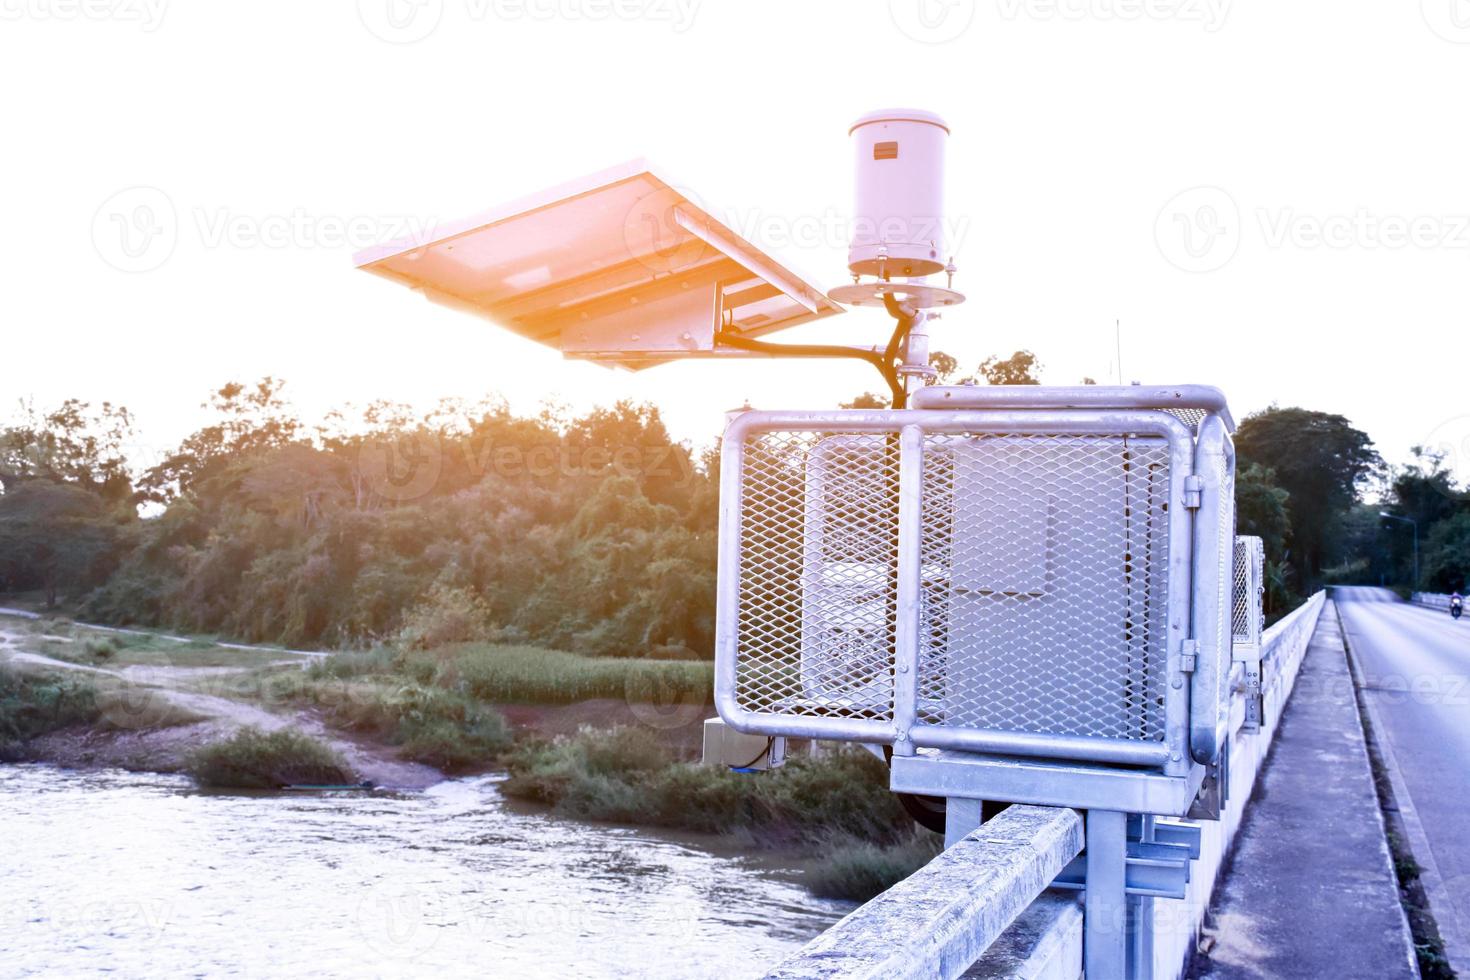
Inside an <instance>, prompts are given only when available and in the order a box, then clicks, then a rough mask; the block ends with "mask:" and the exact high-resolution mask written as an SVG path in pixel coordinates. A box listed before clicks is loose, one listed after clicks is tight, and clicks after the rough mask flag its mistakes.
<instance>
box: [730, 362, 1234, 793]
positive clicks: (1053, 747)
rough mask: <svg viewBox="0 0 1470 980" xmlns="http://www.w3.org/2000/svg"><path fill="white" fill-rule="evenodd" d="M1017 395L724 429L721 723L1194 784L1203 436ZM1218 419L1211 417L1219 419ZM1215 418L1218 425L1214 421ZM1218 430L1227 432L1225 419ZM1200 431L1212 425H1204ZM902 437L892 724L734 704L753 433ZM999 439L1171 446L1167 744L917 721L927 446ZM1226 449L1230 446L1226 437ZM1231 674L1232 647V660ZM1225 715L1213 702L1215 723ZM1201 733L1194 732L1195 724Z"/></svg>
mask: <svg viewBox="0 0 1470 980" xmlns="http://www.w3.org/2000/svg"><path fill="white" fill-rule="evenodd" d="M1034 391H1035V392H1036V394H1037V396H1038V397H1037V399H1036V401H1037V402H1038V403H1042V404H1044V403H1045V402H1046V396H1047V395H1048V389H1044V388H1038V389H1034ZM1024 394H1025V393H1020V394H1018V395H1017V396H1016V397H1014V398H1012V399H1011V401H1010V402H1008V403H1007V404H1016V403H1017V402H1019V403H1020V404H1018V405H1017V407H1016V408H1008V409H997V408H987V409H974V410H958V411H953V410H945V411H933V410H922V409H911V410H902V411H839V412H747V413H745V414H744V415H741V416H740V417H738V418H737V419H736V420H735V421H734V422H732V423H731V424H730V426H729V428H728V429H727V430H726V433H725V440H724V444H723V448H722V456H721V494H720V544H719V547H720V556H719V557H720V561H719V575H718V584H717V590H718V602H717V607H716V608H717V611H716V626H715V631H716V665H715V703H716V707H717V708H718V710H719V713H720V716H721V717H722V718H724V719H725V720H726V722H728V723H729V724H731V725H732V726H733V727H735V728H736V729H738V730H741V731H747V732H753V733H761V734H772V735H775V734H780V735H789V736H795V737H805V738H825V739H837V740H849V741H860V742H879V743H887V744H892V745H893V746H894V753H895V756H897V757H902V756H906V755H912V754H913V753H914V752H915V751H916V750H917V749H918V748H920V747H925V748H934V749H948V750H959V751H965V752H972V753H995V754H1002V755H1008V756H1020V757H1029V758H1044V759H1059V760H1069V761H1077V762H1091V763H1104V764H1122V765H1130V766H1139V767H1147V768H1152V769H1156V770H1162V771H1163V772H1164V773H1165V774H1167V775H1170V776H1186V775H1188V774H1190V771H1191V769H1192V768H1193V765H1192V763H1191V760H1190V755H1191V751H1190V749H1191V746H1190V745H1189V744H1188V743H1189V742H1190V741H1191V740H1190V735H1189V732H1190V729H1191V714H1192V712H1191V706H1190V703H1189V702H1190V700H1191V697H1190V696H1189V693H1190V692H1189V691H1188V689H1189V688H1190V687H1191V686H1193V687H1195V688H1196V689H1200V685H1198V684H1195V685H1190V684H1189V683H1188V678H1187V674H1188V664H1187V663H1186V661H1185V660H1184V648H1185V641H1186V639H1188V638H1189V634H1190V632H1191V631H1192V629H1193V624H1194V621H1195V618H1196V617H1197V616H1198V615H1199V610H1196V609H1194V608H1192V603H1191V592H1192V584H1193V571H1194V570H1193V568H1192V567H1191V566H1192V565H1193V564H1194V562H1193V561H1192V556H1191V554H1190V551H1191V550H1192V549H1190V548H1187V547H1180V546H1179V543H1181V542H1188V541H1190V540H1191V535H1192V534H1193V533H1194V530H1195V528H1194V524H1196V523H1198V522H1199V518H1198V517H1195V516H1194V515H1193V511H1192V510H1191V506H1190V504H1191V501H1190V500H1189V489H1190V484H1191V478H1192V477H1194V475H1195V473H1196V462H1197V461H1196V458H1195V456H1196V442H1195V438H1194V434H1193V433H1191V432H1190V431H1189V429H1188V428H1187V427H1186V426H1185V425H1184V424H1183V423H1182V422H1180V421H1179V420H1178V419H1176V418H1174V417H1172V416H1170V415H1168V414H1166V413H1165V412H1163V411H1161V410H1160V406H1158V405H1154V406H1152V407H1148V408H1098V409H1087V410H1071V409H1038V408H1031V407H1029V405H1028V404H1027V403H1026V400H1025V399H1024V398H1022V397H1021V396H1022V395H1024ZM1210 418H1214V417H1213V416H1211V417H1210ZM1206 421H1207V422H1208V421H1209V419H1208V418H1207V420H1206ZM1216 425H1218V426H1219V431H1220V432H1222V433H1223V431H1224V425H1223V423H1220V422H1219V421H1218V419H1217V420H1216ZM1202 428H1203V426H1202ZM782 431H801V432H824V431H827V432H840V433H855V434H860V433H894V434H897V435H898V437H899V445H900V449H899V452H900V459H899V481H900V502H899V520H898V523H899V528H898V537H899V549H898V558H897V560H898V568H899V575H898V583H897V587H898V590H899V593H898V596H897V609H896V617H897V635H896V637H895V658H894V659H895V667H894V674H893V678H894V680H893V685H892V692H891V693H892V704H893V708H894V715H893V721H892V722H891V723H890V722H886V721H877V720H871V719H859V718H832V717H809V716H800V715H790V714H768V713H761V712H753V711H750V710H747V709H746V708H745V707H743V706H742V705H741V704H740V703H739V702H738V700H737V670H738V664H739V649H738V635H739V616H740V575H741V541H742V538H741V527H742V513H741V500H742V485H743V484H742V479H743V469H744V446H745V444H746V440H747V438H748V437H750V436H752V435H757V434H760V433H766V432H782ZM965 432H972V433H1000V434H1022V435H1024V434H1048V435H1049V434H1057V433H1065V434H1067V435H1103V436H1118V435H1145V434H1146V435H1154V436H1160V437H1163V438H1164V439H1165V440H1166V442H1167V445H1168V447H1169V453H1170V458H1171V463H1170V474H1169V479H1170V488H1169V503H1170V510H1169V541H1170V543H1171V546H1170V547H1169V549H1168V568H1167V571H1166V580H1167V582H1168V586H1167V589H1168V605H1167V616H1166V621H1167V629H1166V643H1167V648H1166V649H1167V658H1166V665H1167V666H1166V692H1165V739H1164V741H1163V742H1142V741H1130V740H1125V739H1115V738H1103V737H1093V736H1066V735H1043V734H1035V733H1029V732H1015V731H994V730H980V729H969V728H964V729H957V728H950V729H945V728H939V727H935V726H927V725H918V724H916V723H915V722H916V717H917V703H916V702H917V695H916V690H915V689H916V686H917V676H918V663H919V642H920V641H919V629H920V625H919V607H920V601H921V597H920V595H919V588H920V587H919V562H920V552H919V549H920V539H921V534H920V516H921V515H920V509H921V494H920V492H919V488H920V486H921V481H922V477H923V465H924V452H923V438H924V437H925V435H927V434H935V433H965ZM1226 443H1227V445H1228V438H1227V439H1226ZM1202 654H1203V655H1202V656H1200V657H1198V658H1197V661H1196V663H1195V665H1194V666H1195V669H1196V677H1197V676H1198V671H1199V668H1200V667H1201V666H1203V667H1206V668H1207V669H1211V670H1213V671H1214V672H1215V673H1221V674H1222V676H1223V672H1222V671H1221V669H1220V668H1219V667H1218V665H1215V664H1214V663H1213V662H1211V661H1210V658H1211V657H1214V656H1217V655H1218V654H1219V651H1218V650H1217V649H1213V648H1211V649H1208V650H1204V651H1202ZM1225 655H1226V659H1227V665H1226V666H1225V667H1224V668H1223V670H1224V671H1228V669H1229V668H1228V650H1227V651H1226V652H1225ZM1218 710H1219V709H1218V708H1215V707H1214V706H1211V711H1210V715H1211V716H1214V715H1215V713H1216V712H1218ZM1195 727H1197V725H1196V726H1195Z"/></svg>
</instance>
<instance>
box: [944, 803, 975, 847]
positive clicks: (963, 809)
mask: <svg viewBox="0 0 1470 980" xmlns="http://www.w3.org/2000/svg"><path fill="white" fill-rule="evenodd" d="M983 805H984V804H982V803H981V801H979V800H971V799H965V798H964V797H959V796H951V797H949V798H948V799H946V800H945V801H944V846H945V847H952V846H954V845H955V844H956V843H958V842H959V841H962V840H964V839H965V837H966V836H968V835H969V834H970V832H971V831H973V830H975V829H976V828H977V827H979V826H980V823H981V814H980V810H981V807H982V806H983Z"/></svg>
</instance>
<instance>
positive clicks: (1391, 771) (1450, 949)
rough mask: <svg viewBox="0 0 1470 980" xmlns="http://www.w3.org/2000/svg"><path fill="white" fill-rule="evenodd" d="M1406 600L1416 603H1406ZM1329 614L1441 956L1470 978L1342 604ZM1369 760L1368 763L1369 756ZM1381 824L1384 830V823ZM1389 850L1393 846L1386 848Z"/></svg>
mask: <svg viewBox="0 0 1470 980" xmlns="http://www.w3.org/2000/svg"><path fill="white" fill-rule="evenodd" d="M1408 605H1411V606H1412V605H1417V604H1416V603H1412V602H1411V603H1408ZM1421 608H1427V607H1421ZM1333 613H1334V614H1335V615H1336V616H1337V625H1338V632H1339V633H1340V635H1341V636H1342V646H1343V649H1344V650H1345V651H1346V652H1347V657H1348V664H1349V669H1350V670H1351V673H1352V678H1353V690H1354V694H1355V697H1354V700H1355V701H1356V702H1357V704H1358V722H1359V724H1360V725H1361V724H1362V722H1363V721H1364V720H1365V718H1366V720H1367V722H1368V725H1369V726H1371V729H1368V728H1365V730H1364V732H1363V737H1364V738H1365V739H1366V740H1367V741H1368V742H1369V743H1370V744H1371V745H1372V746H1373V748H1374V749H1376V750H1377V752H1378V758H1379V760H1380V761H1381V762H1382V764H1383V771H1384V775H1386V776H1387V777H1388V782H1389V787H1390V788H1391V789H1392V790H1393V801H1394V804H1395V806H1396V808H1397V810H1398V815H1399V819H1400V820H1401V821H1402V822H1403V825H1404V833H1405V835H1406V836H1407V837H1408V840H1407V841H1405V842H1404V843H1405V845H1406V846H1407V847H1408V850H1409V856H1410V857H1412V858H1413V859H1414V863H1415V864H1416V865H1418V867H1419V883H1420V885H1421V886H1422V887H1423V889H1424V897H1425V898H1426V899H1428V901H1429V908H1428V909H1427V910H1426V911H1427V912H1428V914H1429V917H1430V919H1432V920H1433V922H1434V928H1435V931H1436V932H1438V933H1439V939H1440V943H1441V945H1442V946H1443V951H1444V957H1445V959H1446V960H1448V961H1449V965H1450V969H1451V970H1453V971H1454V972H1455V973H1456V974H1458V975H1459V976H1462V977H1467V978H1470V938H1467V936H1466V933H1465V929H1464V924H1463V923H1462V922H1460V917H1459V914H1458V913H1457V912H1456V910H1455V905H1454V903H1453V902H1452V901H1450V895H1449V890H1448V889H1447V888H1446V887H1445V884H1444V877H1443V876H1442V875H1441V874H1440V872H1439V865H1438V864H1436V863H1435V860H1434V852H1433V851H1431V850H1430V849H1429V836H1428V835H1427V834H1425V833H1424V824H1423V822H1422V821H1421V820H1420V819H1419V811H1418V810H1417V809H1415V807H1414V798H1413V797H1412V796H1410V795H1409V787H1408V784H1407V783H1405V782H1404V777H1403V774H1402V772H1401V771H1400V769H1399V762H1398V756H1397V755H1395V754H1394V751H1393V743H1392V742H1391V741H1390V739H1389V737H1388V729H1386V728H1384V727H1383V722H1382V720H1381V719H1380V718H1379V716H1378V709H1377V708H1376V707H1375V706H1374V704H1373V699H1372V698H1370V697H1368V696H1367V694H1366V689H1365V688H1364V687H1363V678H1364V677H1365V676H1366V675H1365V674H1364V673H1363V669H1362V665H1361V664H1360V663H1359V662H1358V655H1357V654H1356V653H1354V652H1353V645H1352V643H1351V642H1350V641H1349V640H1348V631H1347V623H1345V622H1343V618H1342V608H1341V607H1340V606H1339V605H1338V604H1337V603H1333ZM1369 765H1370V766H1371V765H1372V759H1371V757H1370V759H1369ZM1384 829H1385V832H1386V831H1387V825H1386V824H1385V828H1384ZM1391 851H1392V848H1390V852H1391ZM1445 915H1447V916H1448V918H1449V923H1448V928H1447V927H1446V923H1445Z"/></svg>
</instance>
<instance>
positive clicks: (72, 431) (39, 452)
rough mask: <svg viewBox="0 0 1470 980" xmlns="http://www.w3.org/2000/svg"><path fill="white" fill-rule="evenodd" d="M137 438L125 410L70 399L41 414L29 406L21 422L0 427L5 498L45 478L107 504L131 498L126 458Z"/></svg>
mask: <svg viewBox="0 0 1470 980" xmlns="http://www.w3.org/2000/svg"><path fill="white" fill-rule="evenodd" d="M132 439H133V417H132V415H131V413H129V412H128V410H127V409H126V408H124V407H123V406H121V405H116V406H115V405H113V404H112V403H111V402H103V403H102V404H101V406H100V407H99V408H96V409H93V408H92V406H91V404H90V403H89V402H84V401H81V400H79V399H76V398H68V399H67V400H66V401H64V402H62V403H61V406H60V407H59V408H56V409H53V410H52V411H49V412H44V413H43V412H38V411H37V410H36V407H35V405H34V404H32V403H30V402H24V403H22V405H21V411H20V417H19V418H18V419H17V420H16V421H15V422H14V423H13V424H11V425H9V426H6V427H5V428H0V493H3V492H6V491H8V490H11V489H14V488H15V487H16V486H18V485H19V484H20V483H22V482H24V481H26V480H30V479H35V478H44V479H49V480H53V481H58V482H66V483H74V484H77V485H79V486H82V487H84V488H86V489H88V490H91V491H93V492H96V493H99V494H101V495H102V496H104V497H105V498H107V499H108V500H111V501H122V500H127V499H128V498H129V497H131V496H132V478H131V475H130V473H129V471H128V462H127V458H126V456H125V451H126V448H127V444H128V443H129V442H131V441H132Z"/></svg>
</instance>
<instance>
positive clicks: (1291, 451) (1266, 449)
mask: <svg viewBox="0 0 1470 980" xmlns="http://www.w3.org/2000/svg"><path fill="white" fill-rule="evenodd" d="M1235 448H1236V452H1237V454H1238V457H1239V461H1240V468H1241V470H1242V471H1243V472H1252V470H1251V467H1252V466H1258V467H1260V468H1261V470H1264V471H1270V472H1271V473H1272V474H1274V477H1275V480H1274V482H1275V484H1276V486H1277V487H1278V488H1279V489H1281V490H1284V491H1285V492H1286V493H1287V494H1288V499H1289V501H1290V502H1292V506H1291V509H1290V516H1291V532H1290V541H1291V553H1290V555H1288V556H1287V557H1286V561H1287V562H1288V564H1289V565H1290V566H1291V568H1292V571H1293V573H1294V575H1295V579H1296V582H1297V584H1298V585H1300V586H1301V587H1304V588H1308V589H1310V588H1312V587H1314V586H1315V584H1316V583H1317V582H1318V581H1319V577H1320V573H1321V571H1322V569H1323V568H1325V567H1327V566H1328V565H1330V564H1332V563H1333V562H1335V561H1338V560H1340V559H1341V557H1342V556H1343V555H1342V551H1343V549H1342V543H1341V542H1342V536H1341V532H1342V529H1343V525H1344V521H1345V519H1346V517H1347V515H1348V514H1349V513H1350V512H1351V510H1352V508H1353V505H1354V504H1355V503H1357V501H1358V497H1359V494H1360V492H1361V491H1362V489H1363V488H1364V486H1365V485H1366V483H1367V481H1368V480H1369V478H1370V477H1371V476H1372V475H1373V474H1375V473H1377V472H1379V470H1380V469H1381V467H1382V460H1381V459H1380V458H1379V456H1378V453H1377V452H1376V451H1375V450H1374V448H1373V441H1372V440H1371V439H1369V438H1368V436H1367V435H1366V434H1365V433H1363V432H1361V431H1359V430H1358V429H1355V428H1353V427H1352V426H1351V425H1350V424H1349V423H1348V420H1347V419H1345V418H1343V417H1342V416H1341V415H1330V414H1328V413H1325V412H1313V411H1308V410H1307V409H1303V408H1275V407H1272V408H1269V409H1266V410H1265V411H1263V412H1258V413H1256V414H1254V415H1251V416H1249V417H1248V418H1246V419H1245V421H1243V422H1242V423H1241V424H1240V428H1239V430H1238V431H1237V432H1236V434H1235ZM1254 472H1256V473H1257V474H1258V475H1259V473H1260V471H1254ZM1259 486H1260V483H1259V480H1256V489H1259ZM1252 503H1253V504H1257V503H1260V504H1265V505H1266V508H1267V509H1268V510H1269V504H1268V502H1266V501H1261V500H1259V499H1253V500H1252Z"/></svg>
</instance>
